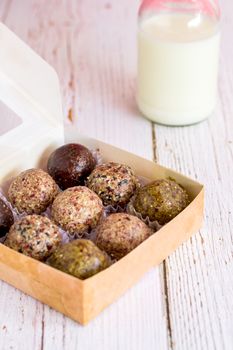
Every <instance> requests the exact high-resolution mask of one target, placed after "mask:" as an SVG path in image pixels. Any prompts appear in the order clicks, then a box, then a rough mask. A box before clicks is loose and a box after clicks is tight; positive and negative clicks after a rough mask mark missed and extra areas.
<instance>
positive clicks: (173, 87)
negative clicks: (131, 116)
mask: <svg viewBox="0 0 233 350" xmlns="http://www.w3.org/2000/svg"><path fill="white" fill-rule="evenodd" d="M219 40H220V30H219V23H218V21H217V20H216V19H215V18H212V17H209V16H205V15H201V14H199V15H197V16H195V17H194V16H193V15H192V14H189V13H166V12H165V13H159V14H155V15H153V16H148V17H145V18H142V20H141V21H140V23H139V30H138V88H137V102H138V106H139V109H140V110H141V112H142V113H143V114H144V115H145V116H146V117H148V118H149V119H151V120H152V121H155V122H158V123H161V124H167V125H189V124H193V123H197V122H199V121H201V120H203V119H205V118H207V117H208V116H209V115H211V113H212V112H213V110H214V107H215V103H216V94H217V77H218V58H219Z"/></svg>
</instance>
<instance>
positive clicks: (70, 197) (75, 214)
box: [51, 186, 103, 234]
mask: <svg viewBox="0 0 233 350" xmlns="http://www.w3.org/2000/svg"><path fill="white" fill-rule="evenodd" d="M102 213H103V205H102V201H101V199H100V198H99V197H98V196H97V195H96V194H95V193H94V192H92V191H91V190H90V189H89V188H87V187H85V186H76V187H71V188H67V189H66V190H65V191H64V192H61V193H60V194H59V195H58V196H57V197H56V198H55V200H54V202H53V205H52V211H51V215H52V218H53V220H54V221H55V223H56V224H58V225H60V226H61V227H62V228H63V230H65V231H67V232H69V233H70V234H75V233H77V234H80V233H85V232H90V231H91V230H92V229H93V228H95V227H96V225H97V224H98V221H99V219H100V217H101V215H102Z"/></svg>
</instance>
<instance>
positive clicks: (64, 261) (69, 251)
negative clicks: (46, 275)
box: [47, 239, 111, 280]
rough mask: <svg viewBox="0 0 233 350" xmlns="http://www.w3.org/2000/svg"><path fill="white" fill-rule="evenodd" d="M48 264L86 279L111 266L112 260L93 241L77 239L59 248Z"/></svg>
mask: <svg viewBox="0 0 233 350" xmlns="http://www.w3.org/2000/svg"><path fill="white" fill-rule="evenodd" d="M47 264H48V265H50V266H52V267H54V268H56V269H58V270H61V271H63V272H66V273H68V274H69V275H72V276H75V277H78V278H80V279H82V280H84V279H86V278H88V277H91V276H93V275H95V274H96V273H98V272H100V271H102V270H104V269H106V268H107V267H109V266H110V264H111V260H110V258H109V257H108V256H107V254H106V253H105V252H102V251H101V250H100V249H99V248H98V247H97V246H96V245H95V244H94V243H93V242H92V241H89V240H86V239H77V240H74V241H72V242H70V243H67V244H64V245H63V246H61V247H60V248H58V249H57V250H56V251H55V252H54V253H53V254H52V255H51V256H50V257H49V259H48V260H47Z"/></svg>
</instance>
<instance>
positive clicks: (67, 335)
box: [0, 0, 233, 350]
mask: <svg viewBox="0 0 233 350" xmlns="http://www.w3.org/2000/svg"><path fill="white" fill-rule="evenodd" d="M137 7H138V1H137V0H128V1H124V0H118V1H113V0H111V1H110V0H76V1H75V0H74V1H71V0H66V1H59V0H50V1H47V0H21V1H17V0H12V1H11V0H1V2H0V19H1V20H2V21H3V22H4V23H6V24H7V25H8V26H9V27H10V28H11V29H12V30H14V31H15V32H16V34H17V35H19V36H20V37H21V38H22V39H23V40H25V41H26V42H27V43H29V44H30V45H31V46H32V48H33V49H35V50H36V51H37V52H38V53H39V54H40V55H42V56H43V57H44V58H45V59H46V60H47V61H48V62H49V63H50V64H52V65H53V66H54V67H55V69H56V70H57V71H58V74H59V77H60V80H61V88H62V95H63V101H64V116H65V123H71V122H72V123H73V126H74V128H77V129H78V130H79V131H82V132H84V133H88V134H89V135H91V136H94V137H98V138H100V139H102V140H104V141H107V142H110V143H112V144H115V145H117V146H120V147H122V148H125V149H127V150H130V151H133V152H134V153H136V154H139V155H142V156H144V157H146V158H150V159H152V158H154V159H157V160H158V161H159V163H161V164H163V165H166V166H169V167H172V168H174V169H176V170H178V171H181V172H183V173H186V174H187V175H189V176H191V177H194V178H197V179H199V180H200V181H202V182H203V183H205V185H206V197H207V198H206V220H205V225H204V227H203V229H202V230H201V231H200V232H199V233H197V234H196V235H195V236H194V237H193V238H192V240H190V241H189V242H187V243H186V244H184V245H183V246H182V247H180V248H179V249H178V250H177V251H176V252H175V253H174V254H172V256H170V257H169V258H168V259H167V260H166V261H165V262H164V263H163V264H162V265H161V266H160V267H159V268H155V269H153V270H152V271H150V272H149V273H148V274H147V275H146V276H145V277H144V278H143V279H142V280H141V281H140V282H139V283H138V284H137V285H136V286H135V287H133V288H132V289H131V290H130V291H128V292H127V293H126V294H125V295H124V296H123V297H122V298H121V299H120V300H119V301H118V302H116V303H114V304H113V305H111V306H110V307H109V308H108V309H107V310H106V311H104V312H103V313H102V314H101V315H100V316H99V317H98V318H97V319H96V320H94V321H93V322H92V323H90V324H89V325H88V326H87V327H85V328H84V327H82V326H79V325H78V324H76V323H75V322H73V321H71V320H70V319H68V318H66V317H64V316H62V315H61V314H59V313H57V312H56V311H54V310H52V309H50V308H49V307H47V306H45V305H42V304H41V303H39V302H37V301H35V300H33V299H32V298H30V297H28V296H26V295H24V294H23V293H21V292H19V291H17V290H15V289H14V288H12V287H10V286H8V285H7V284H5V283H3V282H0V350H8V349H19V350H21V349H23V350H27V349H28V350H32V349H33V350H34V349H35V350H36V349H46V350H50V349H58V350H60V349H62V350H63V349H67V350H74V349H81V350H89V349H96V350H99V349H101V350H105V349H108V350H115V349H116V350H119V349H120V350H125V349H127V350H128V349H129V350H131V349H132V350H142V349H143V350H151V349H161V350H163V349H175V350H180V349H181V350H189V349H195V350H196V349H217V350H219V349H232V348H233V298H232V295H233V244H232V243H233V233H232V229H231V228H232V213H233V205H232V198H233V186H232V179H233V166H232V161H233V134H232V133H233V132H232V129H233V63H232V57H233V44H232V43H233V41H232V32H233V4H232V2H231V1H230V0H225V2H223V1H222V9H223V40H222V54H221V72H220V82H219V97H220V98H219V104H218V107H217V109H216V112H215V115H214V116H213V117H212V118H211V119H210V120H209V121H206V122H204V123H202V124H199V125H196V126H192V127H185V128H169V127H162V126H157V125H156V126H153V125H152V124H151V123H150V122H149V121H147V120H145V119H143V118H142V117H141V116H140V114H139V113H138V111H137V109H136V107H135V102H134V86H135V77H136V35H135V33H136V12H137ZM0 112H1V111H0ZM0 122H2V119H1V116H0Z"/></svg>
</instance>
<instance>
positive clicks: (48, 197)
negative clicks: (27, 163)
mask: <svg viewBox="0 0 233 350" xmlns="http://www.w3.org/2000/svg"><path fill="white" fill-rule="evenodd" d="M58 191H59V189H58V186H57V185H56V183H55V181H54V180H53V179H52V178H51V176H50V175H49V174H48V173H46V172H45V171H43V170H41V169H29V170H26V171H24V172H22V173H21V174H19V175H18V176H17V177H16V178H15V179H14V180H13V182H12V183H11V185H10V188H9V191H8V195H9V200H10V202H11V204H12V205H13V207H15V208H17V209H18V211H19V213H23V212H25V213H26V214H41V213H42V212H43V211H45V210H46V209H47V207H48V206H49V205H50V204H51V203H52V202H53V200H54V198H55V197H56V195H57V194H58Z"/></svg>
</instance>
